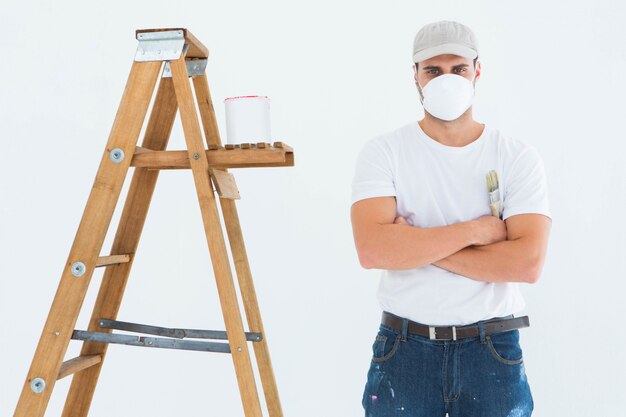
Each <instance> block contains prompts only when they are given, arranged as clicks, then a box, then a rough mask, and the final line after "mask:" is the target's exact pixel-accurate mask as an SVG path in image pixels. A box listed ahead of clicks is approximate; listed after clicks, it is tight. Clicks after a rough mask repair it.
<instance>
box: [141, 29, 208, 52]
mask: <svg viewBox="0 0 626 417" xmlns="http://www.w3.org/2000/svg"><path fill="white" fill-rule="evenodd" d="M167 30H182V31H183V34H184V36H185V43H186V44H187V45H189V49H187V55H186V57H187V58H208V57H209V50H208V48H207V47H206V46H204V45H203V44H202V42H200V41H199V40H198V39H197V38H196V37H195V36H193V34H192V33H191V32H190V31H189V30H187V29H185V28H161V29H138V30H136V31H135V37H137V34H139V33H144V32H163V31H167Z"/></svg>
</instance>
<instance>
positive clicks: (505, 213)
mask: <svg viewBox="0 0 626 417" xmlns="http://www.w3.org/2000/svg"><path fill="white" fill-rule="evenodd" d="M510 169H511V171H510V174H509V180H508V184H506V185H505V191H504V199H503V202H502V220H505V219H506V218H507V217H511V216H513V215H515V214H523V213H538V214H543V215H545V216H548V217H550V218H552V215H551V214H550V207H549V203H548V184H547V179H546V173H545V169H544V165H543V160H542V159H541V155H540V154H539V152H538V151H537V149H536V148H534V147H532V146H529V147H528V148H526V149H524V150H523V151H522V153H521V154H520V155H519V156H518V157H517V159H516V160H515V162H513V165H512V166H511V168H510Z"/></svg>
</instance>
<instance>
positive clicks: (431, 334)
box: [428, 326, 456, 340]
mask: <svg viewBox="0 0 626 417" xmlns="http://www.w3.org/2000/svg"><path fill="white" fill-rule="evenodd" d="M450 327H452V340H456V326H450ZM428 338H429V339H430V340H450V339H437V330H435V326H428Z"/></svg>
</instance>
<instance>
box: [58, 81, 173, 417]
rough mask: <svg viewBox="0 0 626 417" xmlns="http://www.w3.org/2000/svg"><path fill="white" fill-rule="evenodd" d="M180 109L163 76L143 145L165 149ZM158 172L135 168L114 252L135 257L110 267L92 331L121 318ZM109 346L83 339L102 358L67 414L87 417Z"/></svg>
mask: <svg viewBox="0 0 626 417" xmlns="http://www.w3.org/2000/svg"><path fill="white" fill-rule="evenodd" d="M176 110H177V104H176V95H175V94H174V87H173V84H172V79H171V78H161V81H160V83H159V88H158V90H157V96H156V98H155V101H154V105H153V107H152V113H151V115H150V120H149V122H148V126H147V128H146V133H145V136H144V139H143V142H142V145H141V146H142V147H144V148H148V149H152V150H165V148H166V147H167V143H168V141H169V137H170V133H171V131H172V126H173V125H174V119H175V118H176ZM158 175H159V170H148V169H147V168H135V172H134V173H133V178H132V182H131V184H130V188H129V190H128V196H127V198H126V202H125V204H124V210H123V211H122V216H121V218H120V222H119V225H118V228H117V232H116V234H115V239H114V241H113V245H112V247H111V253H112V254H131V260H130V262H127V263H121V264H117V265H113V266H109V267H107V269H106V271H105V273H104V276H103V278H102V283H101V284H100V290H99V292H98V297H97V299H96V303H95V305H94V309H93V313H92V315H91V319H90V321H89V328H88V331H99V332H109V333H110V332H111V330H110V329H101V328H100V327H99V326H98V320H99V319H101V318H108V319H112V320H115V319H116V318H117V313H118V311H119V308H120V305H121V302H122V297H123V295H124V289H125V288H126V283H127V282H128V277H129V274H130V270H131V267H132V261H133V259H134V254H135V253H136V251H137V246H138V244H139V239H140V237H141V232H142V230H143V226H144V223H145V219H146V216H147V214H148V208H149V206H150V201H151V199H152V195H153V192H154V188H155V186H156V182H157V179H158ZM107 347H108V344H106V343H93V342H84V343H83V347H82V350H81V356H87V355H100V356H101V358H102V360H101V361H100V363H98V364H96V365H94V366H91V367H89V368H87V369H85V370H83V371H81V372H79V373H77V374H75V375H74V377H73V379H72V384H71V386H70V390H69V393H68V396H67V400H66V402H65V407H64V409H63V414H62V416H63V417H84V416H86V415H87V413H88V412H89V407H90V405H91V401H92V398H93V395H94V392H95V389H96V384H97V382H98V377H99V376H100V371H101V369H102V363H103V362H104V358H105V356H106V351H107Z"/></svg>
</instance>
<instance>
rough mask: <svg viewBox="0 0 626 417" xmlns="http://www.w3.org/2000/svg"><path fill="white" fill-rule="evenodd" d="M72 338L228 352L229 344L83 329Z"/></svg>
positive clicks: (141, 345)
mask: <svg viewBox="0 0 626 417" xmlns="http://www.w3.org/2000/svg"><path fill="white" fill-rule="evenodd" d="M72 339H74V340H83V341H85V342H96V343H116V344H121V345H129V346H140V347H154V348H164V349H181V350H197V351H202V352H222V353H230V345H229V344H228V343H224V342H204V341H198V340H180V339H166V338H161V337H144V336H129V335H125V334H115V333H101V332H86V331H84V330H74V332H73V333H72Z"/></svg>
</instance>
